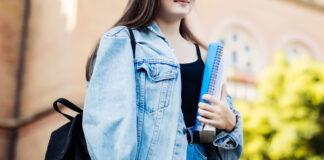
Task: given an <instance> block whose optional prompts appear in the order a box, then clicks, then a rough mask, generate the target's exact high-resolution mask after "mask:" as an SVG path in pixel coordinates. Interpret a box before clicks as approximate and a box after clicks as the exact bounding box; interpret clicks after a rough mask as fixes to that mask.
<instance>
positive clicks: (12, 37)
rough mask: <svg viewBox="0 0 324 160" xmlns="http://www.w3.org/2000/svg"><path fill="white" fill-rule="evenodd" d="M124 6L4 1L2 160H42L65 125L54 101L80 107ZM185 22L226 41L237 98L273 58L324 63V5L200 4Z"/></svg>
mask: <svg viewBox="0 0 324 160" xmlns="http://www.w3.org/2000/svg"><path fill="white" fill-rule="evenodd" d="M126 3H127V0H120V1H113V0H97V1H95V2H90V1H87V0H51V1H49V0H45V1H44V0H25V1H21V0H10V1H6V0H0V88H1V89H0V106H1V112H0V159H15V160H16V159H17V160H20V159H23V160H38V159H44V156H45V151H46V147H47V144H48V140H49V137H50V133H51V132H52V131H53V130H54V129H56V128H58V127H59V126H61V125H62V124H64V123H66V122H67V119H65V118H64V117H63V116H61V115H59V114H57V113H56V112H54V111H53V109H52V102H53V101H54V100H56V99H57V98H59V97H66V98H68V99H70V100H71V101H73V102H75V103H76V104H78V105H79V106H82V105H83V100H84V97H85V93H86V80H85V63H86V60H87V58H88V56H89V53H90V51H91V50H92V49H93V48H94V45H95V43H96V41H97V40H98V39H99V37H100V35H101V34H102V33H104V32H105V31H107V30H108V29H109V27H110V26H111V25H112V24H113V23H114V22H115V21H116V20H117V19H118V18H119V17H120V15H121V14H122V12H123V10H124V7H125V4H126ZM188 23H190V26H191V28H192V30H193V31H194V33H195V34H196V35H197V36H198V37H199V38H200V39H201V40H202V41H203V42H205V43H209V42H211V41H219V40H223V41H224V42H225V48H224V55H225V56H226V61H227V62H226V63H227V65H228V66H227V71H228V82H229V83H228V90H229V92H230V94H231V95H232V96H233V97H234V98H238V99H247V100H252V99H253V98H254V97H255V96H256V94H257V93H255V85H256V84H257V76H258V74H259V73H260V71H262V69H264V68H265V67H266V66H267V64H269V63H270V62H271V60H272V55H273V53H274V52H276V51H280V50H283V51H285V52H286V53H287V56H288V57H290V58H296V57H301V58H302V57H304V56H310V57H312V58H314V59H316V60H318V61H323V60H324V30H323V28H324V1H323V0H308V1H304V0H303V1H297V0H276V1H271V0H245V1H235V0H227V1H221V0H204V1H196V6H195V8H194V10H193V12H192V14H190V15H189V17H188ZM67 112H69V111H67Z"/></svg>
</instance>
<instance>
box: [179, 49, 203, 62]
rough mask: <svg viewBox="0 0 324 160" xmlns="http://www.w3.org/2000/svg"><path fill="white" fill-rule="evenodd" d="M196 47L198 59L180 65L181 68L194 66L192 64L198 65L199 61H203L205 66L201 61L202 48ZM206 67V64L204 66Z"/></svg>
mask: <svg viewBox="0 0 324 160" xmlns="http://www.w3.org/2000/svg"><path fill="white" fill-rule="evenodd" d="M194 45H195V47H196V53H197V57H198V58H197V59H196V60H195V61H193V62H188V63H180V66H185V65H192V64H195V63H198V62H199V61H201V62H202V63H203V64H204V62H203V61H202V59H201V54H200V48H199V45H198V44H196V43H195V44H194ZM204 65H205V64H204Z"/></svg>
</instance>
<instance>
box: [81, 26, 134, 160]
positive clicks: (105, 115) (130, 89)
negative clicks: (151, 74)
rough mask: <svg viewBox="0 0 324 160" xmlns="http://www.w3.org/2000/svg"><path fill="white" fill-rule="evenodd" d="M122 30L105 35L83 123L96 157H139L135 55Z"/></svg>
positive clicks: (90, 85)
mask: <svg viewBox="0 0 324 160" xmlns="http://www.w3.org/2000/svg"><path fill="white" fill-rule="evenodd" d="M121 27H122V26H121ZM118 29H119V30H118V32H115V33H110V32H108V33H106V34H104V35H103V36H102V37H101V39H100V43H99V48H98V52H97V57H96V60H95V63H94V67H93V73H92V77H91V80H90V81H89V82H88V84H87V88H88V89H87V93H86V98H85V102H84V112H83V122H82V126H83V131H84V134H85V139H86V143H87V147H88V151H89V154H90V157H91V159H94V160H102V159H121V160H123V159H127V160H128V159H132V158H135V157H136V150H137V129H136V83H135V73H134V63H133V55H132V48H131V44H130V38H129V33H128V31H127V29H125V28H118ZM114 30H115V31H116V28H115V29H114Z"/></svg>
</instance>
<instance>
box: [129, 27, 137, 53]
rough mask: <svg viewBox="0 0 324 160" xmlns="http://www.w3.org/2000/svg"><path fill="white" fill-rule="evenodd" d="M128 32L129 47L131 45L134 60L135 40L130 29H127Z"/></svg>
mask: <svg viewBox="0 0 324 160" xmlns="http://www.w3.org/2000/svg"><path fill="white" fill-rule="evenodd" d="M128 31H129V34H130V39H131V45H132V50H133V58H134V59H135V50H136V40H135V36H134V33H133V30H132V29H131V28H128Z"/></svg>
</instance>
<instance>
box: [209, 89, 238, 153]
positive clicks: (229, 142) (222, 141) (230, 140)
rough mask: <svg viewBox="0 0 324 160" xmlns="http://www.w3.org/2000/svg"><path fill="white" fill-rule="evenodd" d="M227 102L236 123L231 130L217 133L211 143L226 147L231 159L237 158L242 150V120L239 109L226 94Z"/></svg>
mask: <svg viewBox="0 0 324 160" xmlns="http://www.w3.org/2000/svg"><path fill="white" fill-rule="evenodd" d="M227 102H228V103H229V106H230V109H231V110H232V111H233V113H234V114H235V116H236V125H235V127H234V129H233V130H232V131H231V132H226V131H222V132H220V133H218V134H217V135H216V136H215V138H214V142H213V145H214V146H216V147H221V148H223V149H226V150H227V152H233V153H230V155H233V156H234V157H237V158H233V159H239V157H240V156H241V154H242V151H243V121H242V116H241V114H240V112H239V111H237V110H236V109H235V108H234V106H233V102H232V97H231V96H230V95H228V94H227Z"/></svg>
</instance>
